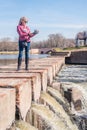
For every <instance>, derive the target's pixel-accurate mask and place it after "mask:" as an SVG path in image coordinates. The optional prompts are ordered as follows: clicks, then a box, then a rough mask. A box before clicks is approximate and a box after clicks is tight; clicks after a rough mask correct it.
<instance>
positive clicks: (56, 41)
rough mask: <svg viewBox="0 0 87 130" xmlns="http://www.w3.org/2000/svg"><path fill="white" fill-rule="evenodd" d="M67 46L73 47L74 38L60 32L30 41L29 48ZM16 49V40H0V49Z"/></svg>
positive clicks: (62, 47)
mask: <svg viewBox="0 0 87 130" xmlns="http://www.w3.org/2000/svg"><path fill="white" fill-rule="evenodd" d="M51 47H52V48H53V47H57V48H61V49H64V48H67V47H75V41H74V39H68V38H65V37H64V36H62V35H61V34H50V35H49V36H48V39H47V40H43V41H39V42H33V41H31V48H51ZM17 50H18V41H17V39H16V40H15V41H11V39H10V38H3V39H2V40H0V51H17Z"/></svg>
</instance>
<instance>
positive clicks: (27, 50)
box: [18, 41, 30, 59]
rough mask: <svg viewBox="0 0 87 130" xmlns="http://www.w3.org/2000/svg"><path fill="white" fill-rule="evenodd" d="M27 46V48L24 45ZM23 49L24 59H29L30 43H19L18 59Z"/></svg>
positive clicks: (20, 57) (21, 55)
mask: <svg viewBox="0 0 87 130" xmlns="http://www.w3.org/2000/svg"><path fill="white" fill-rule="evenodd" d="M25 44H27V46H26V45H25ZM24 49H25V59H29V50H30V42H24V41H19V56H18V58H19V59H22V57H23V50H24Z"/></svg>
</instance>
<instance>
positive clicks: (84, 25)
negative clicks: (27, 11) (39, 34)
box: [30, 23, 87, 29]
mask: <svg viewBox="0 0 87 130" xmlns="http://www.w3.org/2000/svg"><path fill="white" fill-rule="evenodd" d="M30 26H33V27H47V28H71V29H73V28H74V29H79V28H87V24H78V25H77V24H41V23H40V24H30Z"/></svg>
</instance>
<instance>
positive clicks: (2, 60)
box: [0, 54, 49, 65]
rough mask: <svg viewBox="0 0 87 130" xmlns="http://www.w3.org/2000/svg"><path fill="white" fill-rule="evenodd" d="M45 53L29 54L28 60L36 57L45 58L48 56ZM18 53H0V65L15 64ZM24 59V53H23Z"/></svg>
mask: <svg viewBox="0 0 87 130" xmlns="http://www.w3.org/2000/svg"><path fill="white" fill-rule="evenodd" d="M48 56H49V55H47V54H30V60H31V59H38V58H45V57H48ZM17 59H18V54H9V55H8V54H3V55H0V65H9V64H15V63H17ZM23 59H24V55H23Z"/></svg>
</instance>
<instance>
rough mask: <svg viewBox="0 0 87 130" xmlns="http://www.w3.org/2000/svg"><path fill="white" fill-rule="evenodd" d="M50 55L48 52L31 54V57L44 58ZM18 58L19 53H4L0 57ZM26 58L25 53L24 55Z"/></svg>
mask: <svg viewBox="0 0 87 130" xmlns="http://www.w3.org/2000/svg"><path fill="white" fill-rule="evenodd" d="M47 56H49V55H47V54H30V59H34V58H44V57H47ZM17 58H18V54H2V55H0V59H17ZM23 58H24V55H23Z"/></svg>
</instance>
